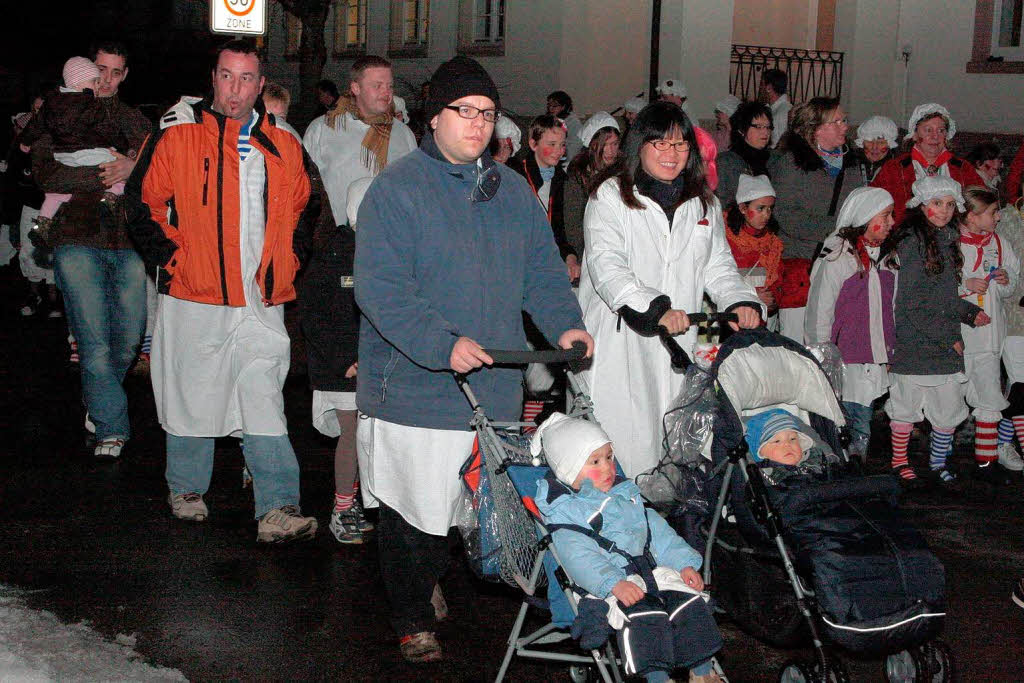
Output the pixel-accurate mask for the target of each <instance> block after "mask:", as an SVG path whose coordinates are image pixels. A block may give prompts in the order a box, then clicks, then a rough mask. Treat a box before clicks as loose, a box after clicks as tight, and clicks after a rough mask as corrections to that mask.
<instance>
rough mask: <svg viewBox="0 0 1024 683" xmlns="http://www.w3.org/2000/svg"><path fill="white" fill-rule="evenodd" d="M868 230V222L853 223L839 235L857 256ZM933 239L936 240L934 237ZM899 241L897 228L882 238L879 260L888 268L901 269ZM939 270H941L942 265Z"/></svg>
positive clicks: (958, 251)
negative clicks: (858, 247)
mask: <svg viewBox="0 0 1024 683" xmlns="http://www.w3.org/2000/svg"><path fill="white" fill-rule="evenodd" d="M867 230H868V223H865V224H864V225H851V226H847V227H845V228H843V229H842V230H840V231H839V233H838V235H839V237H841V238H842V239H844V240H846V245H847V247H846V249H847V251H849V252H850V253H851V254H853V255H854V256H856V255H857V241H858V240H859V239H860V238H861V236H862V235H863V234H864V233H865V232H867ZM932 239H933V241H934V237H933V238H932ZM898 243H899V239H898V238H897V236H896V230H890V231H889V235H888V237H886V238H885V239H884V240H882V244H881V245H880V247H879V250H878V262H879V263H881V264H883V265H884V266H885V267H886V268H890V269H892V270H899V269H900V262H899V259H898V258H896V245H897V244H898ZM957 253H958V254H959V253H960V248H959V247H957ZM858 260H859V259H858ZM939 272H941V267H940V269H939Z"/></svg>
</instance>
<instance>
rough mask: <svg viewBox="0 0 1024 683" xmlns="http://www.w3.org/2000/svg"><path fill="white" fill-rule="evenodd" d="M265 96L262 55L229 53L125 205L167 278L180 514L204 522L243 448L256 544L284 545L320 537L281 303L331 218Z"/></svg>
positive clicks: (165, 395) (161, 321) (138, 177)
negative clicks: (304, 469) (292, 431)
mask: <svg viewBox="0 0 1024 683" xmlns="http://www.w3.org/2000/svg"><path fill="white" fill-rule="evenodd" d="M263 83H264V79H263V76H262V75H261V69H260V60H259V56H258V54H257V52H256V50H255V47H254V46H253V45H252V44H251V43H250V42H248V41H243V40H235V41H231V42H230V43H227V44H226V45H225V46H224V47H222V48H221V49H220V51H219V53H218V56H217V63H216V66H215V68H214V71H213V96H212V98H211V99H208V100H199V99H198V98H190V97H185V98H182V100H181V101H180V102H179V103H178V104H177V105H175V106H174V107H173V108H172V109H171V110H170V111H169V112H168V113H167V114H165V115H164V117H163V118H162V119H161V122H160V131H159V132H158V133H157V134H155V135H154V136H153V138H152V139H151V140H150V141H149V142H148V143H147V144H146V146H145V148H144V149H143V151H142V153H141V154H140V156H139V161H138V164H137V165H136V168H135V171H134V173H133V174H132V177H131V179H130V180H129V182H128V186H127V188H126V195H127V198H128V199H127V207H128V214H129V216H128V224H129V229H130V230H131V234H132V237H133V239H134V240H135V243H136V245H137V247H138V249H139V251H140V252H142V254H143V256H144V258H145V259H146V260H147V261H148V262H149V263H150V264H151V265H152V266H157V267H159V277H158V282H157V285H158V289H159V292H160V295H159V297H158V304H157V316H156V324H155V328H154V332H153V349H152V358H151V366H150V374H151V377H152V379H153V393H154V396H155V398H156V404H157V414H158V417H159V419H160V424H161V425H162V426H163V428H164V430H165V431H166V432H167V484H168V488H169V489H170V494H169V497H168V502H169V504H170V506H171V511H172V513H173V514H174V516H175V517H178V518H179V519H185V520H190V521H203V520H205V519H206V517H207V516H208V514H209V511H208V509H207V507H206V503H205V501H204V500H203V495H204V494H205V493H206V490H207V488H208V487H209V483H210V476H211V473H212V470H213V451H214V439H215V438H216V437H218V436H229V435H230V436H240V437H241V438H242V450H243V453H244V455H245V460H246V465H247V467H248V469H249V472H250V474H251V475H252V477H253V484H254V485H253V493H254V498H255V507H256V510H255V512H256V518H257V519H258V520H259V521H258V524H257V540H258V541H261V542H273V543H277V542H284V541H292V540H298V539H304V538H311V537H312V536H313V535H315V533H316V528H317V524H316V520H315V519H314V518H312V517H303V516H302V514H301V512H300V510H299V467H298V462H297V460H296V457H295V452H294V450H293V449H292V446H291V442H290V440H289V438H288V428H287V424H286V421H285V416H284V400H283V396H282V388H283V385H284V380H285V377H286V375H287V373H288V365H289V361H290V340H289V338H288V333H287V331H286V329H285V326H284V310H283V309H284V307H283V306H282V305H281V304H284V303H285V302H288V301H291V300H292V299H294V298H295V276H296V273H297V272H298V270H299V268H300V265H301V259H302V257H303V255H304V253H305V249H304V244H305V242H306V241H307V239H308V236H309V235H311V234H312V229H313V224H314V222H316V221H318V220H322V219H323V218H322V216H321V212H322V210H325V211H326V212H327V213H329V212H330V209H329V208H325V207H327V202H326V201H324V200H323V198H322V183H321V182H320V180H319V176H318V175H317V171H316V168H315V166H314V165H313V164H312V162H311V161H310V160H309V158H308V156H306V155H305V153H304V151H303V149H302V146H301V145H300V144H299V142H298V141H297V140H296V139H295V137H294V136H292V134H291V133H289V132H288V131H286V130H285V129H283V128H278V127H277V126H276V120H275V118H274V116H273V115H271V114H267V113H266V111H265V109H264V108H263V106H262V101H261V100H260V98H259V95H260V91H261V90H262V88H263ZM331 220H333V219H331Z"/></svg>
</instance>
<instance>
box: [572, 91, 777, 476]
mask: <svg viewBox="0 0 1024 683" xmlns="http://www.w3.org/2000/svg"><path fill="white" fill-rule="evenodd" d="M604 173H605V174H606V177H607V180H605V181H604V182H603V183H600V186H599V187H598V189H597V192H596V194H595V195H594V196H593V198H591V200H590V202H589V203H588V204H587V210H586V214H585V215H584V219H583V230H584V235H585V240H586V244H587V250H586V252H585V258H584V262H583V272H582V276H581V280H580V289H579V299H580V305H581V307H582V308H583V320H584V322H585V323H586V327H587V330H588V331H589V332H590V333H591V334H592V335H593V336H594V341H595V351H594V361H593V363H592V364H591V365H590V367H589V368H587V369H586V370H584V371H582V372H581V373H580V377H581V378H582V379H583V380H584V382H585V384H586V386H587V387H588V388H589V390H590V395H591V398H592V399H593V401H594V411H595V415H596V417H597V419H598V421H599V422H600V423H601V426H602V427H604V429H605V430H606V431H607V432H608V435H609V436H610V437H611V438H612V442H613V443H614V444H615V457H616V459H617V460H618V461H619V463H621V465H622V468H623V470H624V471H625V473H626V475H627V476H629V477H636V475H638V474H640V473H642V472H645V471H647V470H649V469H651V468H652V467H654V466H655V465H656V464H657V462H658V460H659V459H660V457H661V452H662V450H661V449H662V445H661V444H662V437H663V434H664V428H663V426H662V416H663V415H664V413H665V411H666V410H667V409H668V406H669V403H670V402H671V400H672V399H673V398H674V397H675V396H676V394H678V393H679V390H680V388H681V387H682V383H683V378H684V376H683V375H682V374H678V373H675V372H673V370H672V366H671V363H670V359H669V354H668V353H667V352H666V350H665V349H664V348H663V347H662V345H661V343H660V341H659V340H658V337H657V335H656V330H657V327H658V325H663V326H665V327H666V328H667V329H668V330H669V332H670V333H672V334H676V335H683V336H682V337H680V339H679V342H680V344H681V345H682V347H683V348H684V349H685V350H686V351H687V352H691V351H692V349H693V346H694V344H695V343H696V340H697V331H696V329H689V327H690V321H689V319H688V318H687V317H686V313H685V312H686V311H697V310H700V307H701V299H702V298H703V296H704V293H705V292H707V293H708V294H709V295H710V296H711V299H712V300H713V301H714V302H715V304H717V306H718V309H719V310H722V311H731V312H735V313H736V314H737V315H738V317H739V324H738V326H737V325H736V324H735V323H733V324H732V326H733V329H737V327H744V328H750V327H757V326H758V325H759V324H760V320H761V310H762V309H761V305H760V303H758V297H757V293H756V292H755V291H754V290H753V289H752V288H751V287H750V286H748V285H747V284H746V282H745V281H744V280H743V278H742V277H741V276H740V274H739V273H738V272H737V270H736V262H735V261H734V260H733V257H732V253H731V251H730V250H729V245H728V243H727V242H726V239H725V230H724V228H723V224H722V208H721V206H720V205H719V203H718V200H717V199H716V198H715V196H714V195H713V194H712V192H711V189H710V188H709V187H708V185H707V182H706V181H705V178H704V163H703V161H702V160H701V158H700V154H699V153H698V151H697V140H696V136H695V134H694V129H693V126H692V125H691V123H690V121H689V119H688V118H687V117H686V115H685V114H684V113H683V111H682V110H681V109H679V107H677V106H675V105H673V104H671V103H667V102H655V103H653V104H650V105H648V106H647V107H645V108H644V109H643V111H641V112H640V114H639V116H638V117H637V120H636V123H634V124H633V126H632V127H631V128H630V130H629V134H628V135H627V136H626V139H625V152H624V159H623V161H622V162H620V163H619V164H616V165H615V166H613V167H611V168H609V169H606V170H605V171H604ZM620 317H621V320H620ZM623 323H625V324H623Z"/></svg>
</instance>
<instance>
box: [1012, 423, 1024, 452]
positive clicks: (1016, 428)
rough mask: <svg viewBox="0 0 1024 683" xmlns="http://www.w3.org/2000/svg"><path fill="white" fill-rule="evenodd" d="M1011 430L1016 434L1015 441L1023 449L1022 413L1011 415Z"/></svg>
mask: <svg viewBox="0 0 1024 683" xmlns="http://www.w3.org/2000/svg"><path fill="white" fill-rule="evenodd" d="M1013 431H1014V432H1015V433H1016V434H1017V443H1019V444H1020V447H1021V449H1022V450H1024V415H1014V416H1013Z"/></svg>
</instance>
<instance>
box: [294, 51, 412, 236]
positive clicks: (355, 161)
mask: <svg viewBox="0 0 1024 683" xmlns="http://www.w3.org/2000/svg"><path fill="white" fill-rule="evenodd" d="M350 77H351V82H350V84H349V93H348V94H346V95H342V96H341V97H339V98H338V101H337V102H336V103H335V105H334V108H333V109H331V110H330V111H328V112H327V113H326V114H324V115H323V116H319V117H317V118H315V119H313V122H312V123H310V124H309V128H307V129H306V135H305V136H304V137H303V139H302V144H303V146H304V147H305V148H306V151H307V152H308V153H309V156H310V157H311V158H312V159H313V161H314V162H315V163H316V165H317V167H318V168H319V169H320V174H321V175H322V176H323V180H324V185H325V186H326V187H327V195H328V196H329V197H330V200H331V210H332V211H333V212H334V215H335V216H336V217H343V216H345V205H346V201H347V199H348V188H349V186H350V185H351V184H352V183H353V182H354V181H356V180H358V179H359V178H365V177H367V176H375V175H377V173H379V172H380V170H381V169H382V168H384V166H385V165H387V164H388V162H393V161H395V160H396V159H398V158H399V157H402V156H404V155H406V154H408V153H409V152H411V151H412V150H414V149H416V138H415V136H413V134H412V131H411V130H409V127H408V126H407V125H405V124H404V123H402V122H401V121H399V120H398V119H396V118H394V116H393V111H394V109H393V106H394V104H393V98H394V78H393V76H392V73H391V62H389V61H388V60H386V59H384V58H383V57H377V56H375V55H367V56H365V57H360V58H359V59H357V60H356V61H355V62H354V63H353V64H352V69H351V71H350ZM339 220H340V218H339Z"/></svg>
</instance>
